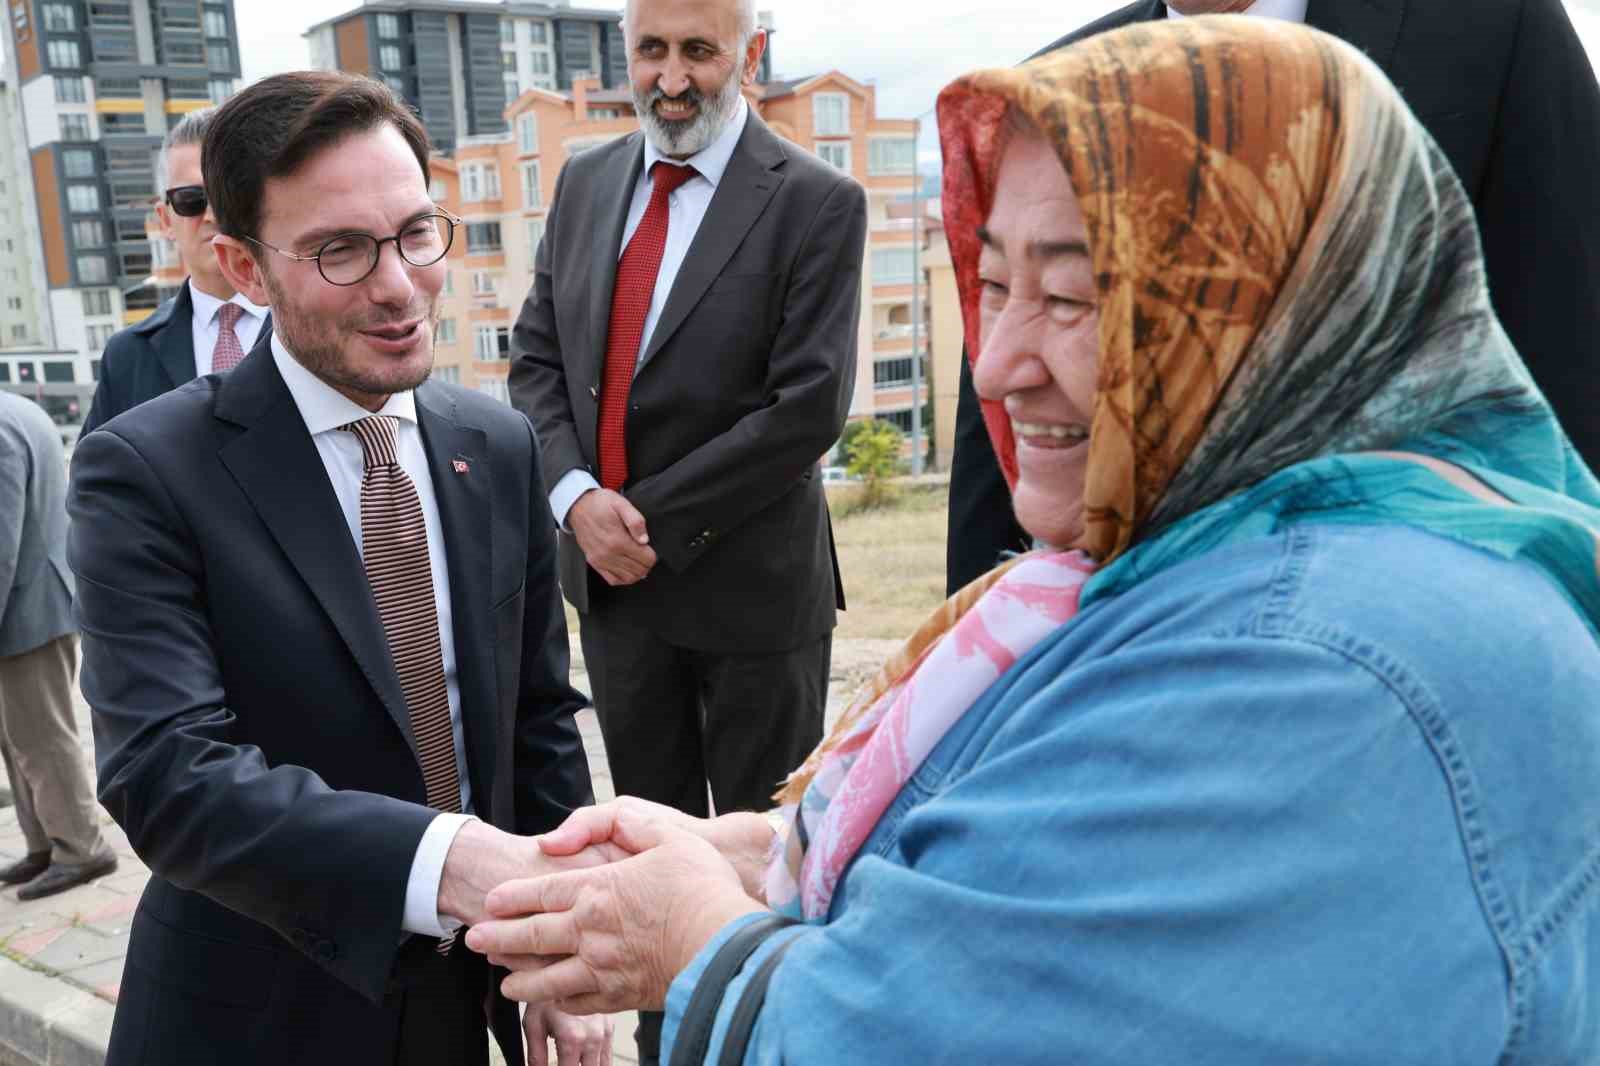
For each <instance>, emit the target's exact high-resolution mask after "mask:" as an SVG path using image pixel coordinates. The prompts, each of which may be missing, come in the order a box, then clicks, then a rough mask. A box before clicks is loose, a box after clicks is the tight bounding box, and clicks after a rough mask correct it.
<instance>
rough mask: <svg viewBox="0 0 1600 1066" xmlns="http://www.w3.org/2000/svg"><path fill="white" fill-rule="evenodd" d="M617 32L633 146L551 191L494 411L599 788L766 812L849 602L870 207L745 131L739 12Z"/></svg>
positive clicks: (796, 155) (663, 19)
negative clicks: (848, 477)
mask: <svg viewBox="0 0 1600 1066" xmlns="http://www.w3.org/2000/svg"><path fill="white" fill-rule="evenodd" d="M623 33H624V37H625V39H626V41H627V46H628V72H629V78H630V80H631V82H632V85H633V93H634V107H635V110H636V111H637V113H638V115H639V120H640V124H641V126H642V127H643V129H642V131H641V132H640V133H638V134H635V135H633V136H630V137H626V138H622V139H619V140H616V141H614V142H612V143H611V144H608V145H606V146H604V147H600V148H596V149H593V150H591V151H588V152H585V153H583V154H582V155H579V156H577V157H575V158H574V159H573V160H572V161H571V162H570V163H568V164H567V166H566V168H565V170H563V172H562V175H561V178H560V181H559V182H558V184H557V188H556V194H555V199H554V201H553V202H552V204H551V206H550V212H549V217H548V220H547V226H546V229H545V235H544V241H543V243H542V244H541V246H540V248H539V253H538V258H537V262H536V266H535V278H534V286H533V289H532V291H531V292H530V293H529V294H528V298H527V301H526V302H525V304H524V305H523V309H522V313H521V316H520V317H519V319H518V321H517V325H516V329H515V332H514V333H513V337H512V346H513V350H514V356H513V363H512V367H511V396H512V400H513V402H514V403H515V404H516V405H517V406H518V407H520V408H521V409H522V410H523V411H525V412H527V414H528V416H529V418H531V419H532V421H533V424H534V426H535V427H536V428H537V430H538V432H539V440H540V444H541V445H542V447H543V463H544V474H545V482H546V484H548V485H550V486H552V493H551V509H552V511H553V512H554V515H555V518H556V521H557V523H558V524H559V525H560V526H561V528H562V532H561V535H560V542H561V584H562V588H563V589H564V590H565V592H566V595H567V598H568V599H569V600H571V602H572V603H573V605H574V606H575V607H576V608H577V609H578V611H579V613H580V616H581V622H580V625H581V636H582V640H583V652H584V658H585V661H586V663H587V665H588V668H589V676H590V678H591V680H592V681H593V684H594V697H595V709H596V711H597V712H598V714H599V717H600V724H601V729H602V731H603V733H604V736H605V742H606V753H607V756H608V758H609V759H610V763H611V774H612V779H613V781H614V782H615V784H616V788H617V792H618V793H619V794H631V795H636V796H642V797H645V798H647V799H651V800H655V801H657V802H660V803H665V804H669V805H671V806H673V807H676V808H678V809H679V810H683V811H687V812H689V813H690V814H695V815H704V814H706V813H707V802H706V791H707V784H708V782H709V785H710V791H711V796H712V800H713V802H714V803H715V805H716V809H717V810H719V811H723V812H727V811H734V810H750V809H766V808H767V807H769V806H770V805H771V795H772V792H773V790H774V789H775V788H776V787H777V785H778V784H779V782H780V781H781V780H782V778H783V777H784V776H785V775H787V774H788V772H789V771H790V770H792V769H794V767H795V766H796V765H798V764H799V762H800V761H801V760H802V759H803V758H804V756H805V755H806V754H807V753H808V752H809V751H810V749H811V748H812V747H814V746H815V745H816V743H817V742H818V741H819V740H820V739H821V733H822V716H823V711H824V708H825V704H826V699H827V677H828V660H829V649H830V644H831V638H832V630H833V626H834V620H835V610H836V607H842V606H843V590H842V586H841V584H840V579H839V573H838V567H837V564H836V562H835V559H834V553H833V541H832V533H831V529H830V525H829V519H828V509H827V503H826V501H825V499H824V497H823V491H822V483H821V478H820V477H818V476H817V470H818V459H819V458H820V457H821V456H822V455H823V454H824V453H825V452H827V450H828V449H829V448H830V447H831V446H832V445H833V443H834V441H835V440H836V439H837V438H838V436H839V431H840V429H841V428H842V427H843V424H844V419H845V416H846V414H847V413H848V411H849V403H850V395H851V391H852V388H853V386H854V380H855V350H856V327H857V323H858V319H859V304H860V299H861V296H860V286H861V262H862V255H863V250H864V246H865V240H866V196H865V193H864V191H863V190H862V188H861V187H860V185H859V184H857V183H856V182H855V181H853V180H852V179H851V178H850V177H849V176H848V175H846V174H842V173H840V172H839V171H837V170H835V169H833V168H832V167H830V166H828V165H827V164H825V163H823V162H821V161H820V160H818V159H817V158H816V157H815V156H813V155H811V154H809V153H807V152H805V151H802V150H801V149H799V148H797V147H796V146H794V145H792V144H787V143H785V142H784V141H782V140H780V139H779V138H778V137H777V136H776V135H774V134H773V133H772V132H771V131H770V130H768V128H767V127H766V125H765V124H764V123H763V122H762V121H761V119H760V118H759V117H757V116H756V115H755V114H753V113H752V112H751V111H750V108H749V105H748V104H747V103H746V101H745V99H744V97H743V95H742V91H741V90H742V87H743V86H745V85H749V84H751V83H752V82H753V81H754V78H755V72H756V70H757V67H758V64H759V63H760V59H761V54H762V51H763V49H764V48H765V46H766V39H765V35H764V33H763V32H762V31H761V30H759V29H757V28H756V25H755V15H754V11H753V9H752V5H751V4H750V3H749V2H748V0H633V2H632V3H630V4H629V5H628V8H627V12H626V15H625V17H624V21H623ZM658 1020H659V1016H656V1017H655V1018H646V1019H645V1020H644V1023H643V1026H642V1028H641V1039H640V1054H641V1057H642V1059H643V1061H645V1062H651V1061H654V1058H655V1036H656V1025H657V1023H658Z"/></svg>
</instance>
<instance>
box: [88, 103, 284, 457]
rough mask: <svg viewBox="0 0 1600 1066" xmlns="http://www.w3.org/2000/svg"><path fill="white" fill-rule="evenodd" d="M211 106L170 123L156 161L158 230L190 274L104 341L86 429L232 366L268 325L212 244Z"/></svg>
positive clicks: (263, 310)
mask: <svg viewBox="0 0 1600 1066" xmlns="http://www.w3.org/2000/svg"><path fill="white" fill-rule="evenodd" d="M215 113H216V109H215V108H206V109H204V110H201V111H191V112H190V113H189V114H187V115H185V116H184V117H183V120H182V121H181V122H179V123H178V124H177V125H176V126H174V127H172V129H171V130H170V131H169V132H168V133H167V139H166V141H165V142H163V144H162V146H161V158H160V161H159V162H158V164H157V168H156V170H157V177H158V178H159V179H160V183H161V189H162V194H161V200H160V202H159V203H157V204H156V217H157V218H158V219H159V220H160V222H161V235H162V236H163V237H165V238H166V239H167V240H169V241H171V242H172V243H173V245H174V246H175V247H176V248H177V250H178V258H179V260H180V261H182V263H183V268H184V270H185V271H187V272H188V275H189V276H188V277H187V278H186V279H185V280H184V283H183V286H182V288H180V289H179V290H178V293H177V295H176V296H173V297H172V298H171V299H169V300H167V301H166V302H165V303H163V304H162V305H161V306H160V307H158V308H156V310H155V313H154V314H152V315H151V316H150V317H149V318H147V319H145V320H144V321H143V322H139V323H137V324H135V325H132V326H129V327H128V328H127V329H124V330H121V331H120V332H118V333H117V334H115V335H114V336H113V337H112V338H111V339H110V340H109V341H107V342H106V348H105V352H104V354H103V355H102V356H101V358H100V382H99V384H98V385H96V386H95V390H94V401H93V402H92V403H91V404H90V406H89V414H88V417H87V418H85V419H84V422H83V432H84V433H89V432H91V431H93V430H95V429H98V428H99V427H100V426H103V425H105V424H106V423H107V422H109V421H110V420H111V419H113V418H115V417H117V416H118V415H120V414H121V413H122V412H124V411H126V410H129V409H130V408H133V407H137V406H138V405H139V404H141V403H144V402H145V401H146V400H148V399H151V398H152V397H155V396H160V395H161V394H162V393H164V392H168V391H170V390H172V389H175V388H177V387H178V386H179V385H182V384H184V383H185V382H187V381H192V380H193V379H194V378H196V377H203V376H205V375H206V374H213V373H215V374H221V373H224V372H226V371H229V370H232V369H233V368H234V367H235V366H237V365H238V364H239V361H240V360H241V359H243V358H244V353H246V352H248V351H249V350H250V349H251V348H252V347H254V346H255V343H256V340H257V339H258V338H259V337H261V336H262V335H264V334H266V333H268V332H270V331H271V329H272V317H271V315H270V314H269V313H268V311H267V309H266V308H265V307H262V306H261V305H260V304H256V303H252V302H251V301H250V298H249V297H247V296H245V295H244V294H243V293H241V292H239V291H237V290H236V289H234V287H233V285H232V283H230V282H229V281H228V279H227V276H226V275H224V274H223V272H222V268H221V267H220V266H219V265H218V264H217V257H216V254H215V253H214V252H213V251H212V250H211V238H213V237H215V236H216V235H217V219H216V215H215V213H214V212H213V211H212V210H211V205H210V203H209V202H208V201H207V199H206V188H205V178H204V175H203V174H202V173H201V170H200V146H201V144H202V143H203V142H204V141H205V136H206V130H207V128H208V127H209V126H210V125H211V118H212V116H213V115H214V114H215Z"/></svg>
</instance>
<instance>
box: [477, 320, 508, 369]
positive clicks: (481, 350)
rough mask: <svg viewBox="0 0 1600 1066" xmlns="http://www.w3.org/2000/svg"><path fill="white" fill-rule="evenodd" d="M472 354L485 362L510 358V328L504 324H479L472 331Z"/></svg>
mask: <svg viewBox="0 0 1600 1066" xmlns="http://www.w3.org/2000/svg"><path fill="white" fill-rule="evenodd" d="M472 355H473V358H475V359H480V360H484V361H486V362H487V361H490V360H495V359H509V358H511V330H510V329H508V328H507V327H505V326H479V327H478V328H477V329H476V330H474V331H473V336H472Z"/></svg>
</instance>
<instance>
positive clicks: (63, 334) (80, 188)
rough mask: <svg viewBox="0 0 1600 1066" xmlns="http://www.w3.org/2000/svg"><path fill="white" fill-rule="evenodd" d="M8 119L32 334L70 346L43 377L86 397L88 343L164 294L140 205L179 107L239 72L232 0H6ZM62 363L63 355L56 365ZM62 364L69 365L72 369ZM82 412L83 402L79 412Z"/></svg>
mask: <svg viewBox="0 0 1600 1066" xmlns="http://www.w3.org/2000/svg"><path fill="white" fill-rule="evenodd" d="M7 6H8V16H9V17H8V18H7V19H6V30H5V33H4V35H3V37H4V41H5V50H6V66H7V69H8V70H9V71H11V72H12V73H13V74H14V75H15V77H16V83H17V84H16V90H15V92H14V93H12V94H10V96H11V99H10V100H8V101H7V102H8V104H9V105H10V106H9V107H8V109H7V110H8V115H7V121H8V122H11V123H13V128H14V129H15V130H16V137H17V144H16V149H17V150H16V157H17V161H16V165H15V166H14V167H13V168H12V170H11V172H10V173H9V175H8V176H6V177H5V178H3V179H0V180H5V181H7V182H8V184H9V183H10V182H11V181H12V180H15V181H17V182H18V183H20V184H22V185H23V186H25V188H24V189H23V195H22V200H23V203H22V207H21V212H22V214H23V216H24V218H23V225H24V226H25V227H26V226H32V225H37V238H36V240H34V239H33V238H32V237H31V236H30V241H32V242H33V243H34V245H35V247H36V249H37V252H36V254H37V256H38V257H39V260H40V262H41V264H42V269H41V270H40V271H38V272H37V274H38V276H37V281H38V289H39V296H38V297H36V299H35V303H36V306H37V308H38V317H39V333H40V337H39V342H40V344H41V348H42V349H43V350H48V351H52V352H58V353H69V354H70V358H65V359H58V358H52V359H50V360H48V361H45V360H42V359H41V360H40V361H39V367H38V370H39V373H40V374H41V375H42V376H44V378H45V380H44V382H43V384H47V385H53V386H58V387H60V388H61V390H62V391H69V389H70V390H71V391H75V392H76V393H77V394H78V395H79V396H80V397H81V399H82V403H81V407H82V408H84V409H86V408H87V402H88V398H89V396H90V395H92V393H93V389H94V378H95V375H96V374H97V373H98V370H99V355H100V352H101V350H102V349H103V348H104V347H105V342H106V341H107V340H108V339H109V338H110V336H111V335H112V334H113V333H115V332H116V331H117V330H119V329H121V328H123V327H124V326H126V325H131V324H133V323H135V322H138V321H140V320H141V319H143V318H144V317H145V316H147V315H149V314H150V312H151V311H153V310H154V309H155V307H156V306H157V305H158V304H159V303H160V301H161V300H162V299H163V298H164V297H165V296H166V295H168V294H169V293H168V292H167V291H165V290H164V289H163V288H162V287H161V285H160V284H159V282H158V279H157V276H156V271H157V268H158V267H159V266H160V265H161V263H160V261H159V259H160V256H161V255H162V252H161V250H160V248H159V246H158V244H155V243H153V242H152V241H151V239H150V235H149V233H148V232H147V227H146V218H147V216H148V214H149V212H150V207H151V204H152V203H153V202H154V200H155V197H156V195H157V192H158V190H157V188H156V184H157V180H158V179H157V175H156V158H157V155H158V154H159V152H160V148H161V140H162V138H163V137H165V136H166V132H167V130H168V129H170V128H171V127H172V126H173V125H175V124H176V123H177V122H178V121H179V120H180V119H181V118H182V117H183V116H184V115H185V114H186V113H188V112H190V111H193V110H196V109H199V108H203V107H208V106H210V105H211V104H214V103H219V102H221V101H222V100H224V99H226V98H227V97H228V96H229V95H231V94H232V93H233V92H234V91H235V89H236V88H237V87H238V83H239V72H240V68H239V36H238V28H237V25H236V23H235V21H234V4H233V0H34V2H32V3H29V2H27V0H8V5H7ZM63 364H65V365H63ZM68 366H70V378H69V370H68V369H67V367H68ZM76 413H78V414H80V415H81V412H76Z"/></svg>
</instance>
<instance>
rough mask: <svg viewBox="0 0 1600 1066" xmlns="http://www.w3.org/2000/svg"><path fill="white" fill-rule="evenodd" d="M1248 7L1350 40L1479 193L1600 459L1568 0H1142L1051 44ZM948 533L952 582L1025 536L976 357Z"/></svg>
mask: <svg viewBox="0 0 1600 1066" xmlns="http://www.w3.org/2000/svg"><path fill="white" fill-rule="evenodd" d="M1169 9H1170V10H1169ZM1239 11H1248V13H1250V14H1252V15H1261V14H1265V15H1269V16H1276V17H1283V18H1293V19H1297V20H1303V21H1305V22H1306V23H1307V24H1309V25H1311V26H1314V27H1316V28H1317V29H1319V30H1323V31H1325V32H1327V33H1331V34H1333V35H1334V36H1336V37H1340V38H1343V39H1344V40H1346V41H1349V42H1350V43H1351V44H1354V45H1356V46H1357V47H1358V48H1360V49H1361V50H1362V51H1364V52H1366V53H1367V55H1368V56H1369V57H1370V58H1371V59H1372V60H1373V61H1374V62H1375V63H1377V64H1378V66H1379V67H1381V68H1382V69H1383V72H1384V73H1385V74H1387V75H1388V76H1389V78H1390V80H1391V81H1393V82H1394V83H1395V85H1396V86H1398V87H1399V89H1400V92H1401V94H1402V95H1403V96H1404V97H1405V99H1406V102H1407V103H1408V104H1410V105H1411V109H1412V110H1413V111H1415V112H1416V114H1417V117H1418V118H1419V119H1420V120H1421V121H1422V124H1423V125H1424V126H1426V127H1427V129H1428V132H1430V133H1431V134H1433V137H1434V139H1435V140H1436V141H1438V142H1439V147H1440V148H1442V149H1443V150H1444V153H1445V155H1446V156H1447V157H1449V159H1450V162H1451V164H1453V165H1454V167H1455V170H1456V174H1457V176H1459V177H1460V179H1461V182H1462V184H1463V185H1465V186H1466V190H1467V193H1468V195H1470V196H1471V197H1472V202H1473V205H1474V206H1475V208H1476V209H1477V216H1478V227H1479V229H1480V230H1481V231H1482V235H1483V247H1484V255H1485V258H1486V260H1487V263H1488V270H1489V290H1490V296H1491V297H1492V298H1493V300H1494V305H1495V310H1496V312H1498V313H1499V315H1500V320H1501V322H1502V323H1504V325H1505V328H1506V332H1507V333H1508V334H1510V336H1511V340H1512V342H1513V343H1514V344H1516V346H1517V351H1518V352H1519V353H1521V355H1522V358H1523V360H1524V361H1525V362H1526V363H1527V364H1528V369H1529V371H1531V372H1532V374H1533V378H1534V381H1535V382H1537V383H1538V385H1539V387H1540V388H1541V389H1543V390H1544V393H1545V396H1546V397H1548V398H1549V400H1550V404H1551V406H1552V407H1554V408H1555V411H1556V416H1557V417H1558V418H1559V419H1560V421H1561V425H1562V426H1563V428H1565V429H1566V431H1567V435H1568V436H1569V437H1571V439H1572V443H1573V445H1574V446H1575V447H1576V449H1577V451H1578V454H1579V456H1581V457H1582V458H1583V460H1584V461H1585V462H1586V463H1588V465H1589V467H1590V469H1593V470H1600V356H1597V355H1596V338H1597V337H1600V209H1597V201H1596V196H1595V192H1594V175H1595V174H1596V173H1597V172H1600V88H1597V87H1596V84H1595V77H1594V72H1593V69H1592V68H1591V67H1590V64H1589V60H1588V58H1587V57H1586V56H1585V54H1584V50H1583V46H1582V44H1581V43H1580V42H1579V40H1578V37H1577V34H1576V33H1575V32H1574V31H1573V28H1572V24H1571V22H1570V21H1569V20H1568V18H1567V15H1566V11H1565V10H1564V9H1563V8H1562V5H1561V0H1309V2H1307V0H1256V2H1255V3H1254V4H1252V3H1250V2H1249V0H1173V2H1172V3H1171V4H1170V5H1169V4H1165V3H1162V2H1161V0H1138V2H1137V3H1132V4H1129V5H1128V6H1127V7H1124V8H1121V9H1119V10H1117V11H1114V12H1112V13H1111V14H1109V15H1107V16H1105V17H1104V18H1102V19H1100V20H1099V21H1097V22H1092V23H1090V24H1089V25H1087V26H1085V27H1083V28H1082V29H1080V30H1077V31H1076V32H1074V33H1071V34H1068V35H1067V36H1066V37H1063V38H1061V39H1060V40H1059V41H1056V42H1055V43H1054V44H1051V45H1050V46H1049V47H1048V48H1045V49H1044V50H1043V51H1044V52H1050V51H1054V50H1055V49H1057V48H1062V47H1065V46H1066V45H1069V44H1072V43H1073V42H1075V41H1080V40H1083V39H1084V38H1086V37H1091V36H1093V35H1094V34H1097V33H1103V32H1105V31H1106V30H1111V29H1116V28H1117V27H1120V26H1125V25H1128V24H1130V23H1134V22H1141V21H1148V20H1150V19H1158V18H1166V17H1169V15H1172V14H1176V15H1180V16H1181V15H1185V14H1188V15H1198V14H1206V13H1211V12H1239ZM1040 54H1043V53H1040ZM948 545H949V546H948V548H947V556H946V566H947V574H946V576H947V584H948V586H949V590H950V591H951V592H954V591H955V590H956V589H959V588H961V587H962V586H963V585H965V584H967V582H969V581H971V580H972V579H974V578H976V577H978V576H979V575H980V574H983V573H984V572H986V571H987V570H989V569H990V568H991V567H993V566H994V565H995V563H996V562H997V561H998V558H999V555H1000V553H1001V552H1004V551H1021V550H1024V549H1026V548H1027V547H1028V546H1029V545H1028V538H1027V536H1026V534H1025V533H1024V532H1023V530H1022V527H1021V526H1019V525H1018V524H1017V522H1016V519H1015V518H1014V517H1013V516H1012V514H1011V497H1010V494H1009V493H1008V492H1007V491H1006V485H1005V480H1004V478H1003V477H1002V476H1001V474H1000V468H999V465H998V464H997V463H996V461H995V457H994V449H993V446H992V445H991V444H990V442H989V437H988V434H987V433H986V432H985V430H984V427H983V419H982V416H981V415H980V413H979V406H978V401H977V397H976V395H975V394H974V392H973V389H972V370H971V367H970V365H969V364H968V362H967V360H966V359H965V358H963V359H962V361H961V385H960V399H959V402H958V410H957V415H956V433H955V454H954V457H953V458H952V460H951V464H950V528H949V540H948Z"/></svg>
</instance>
